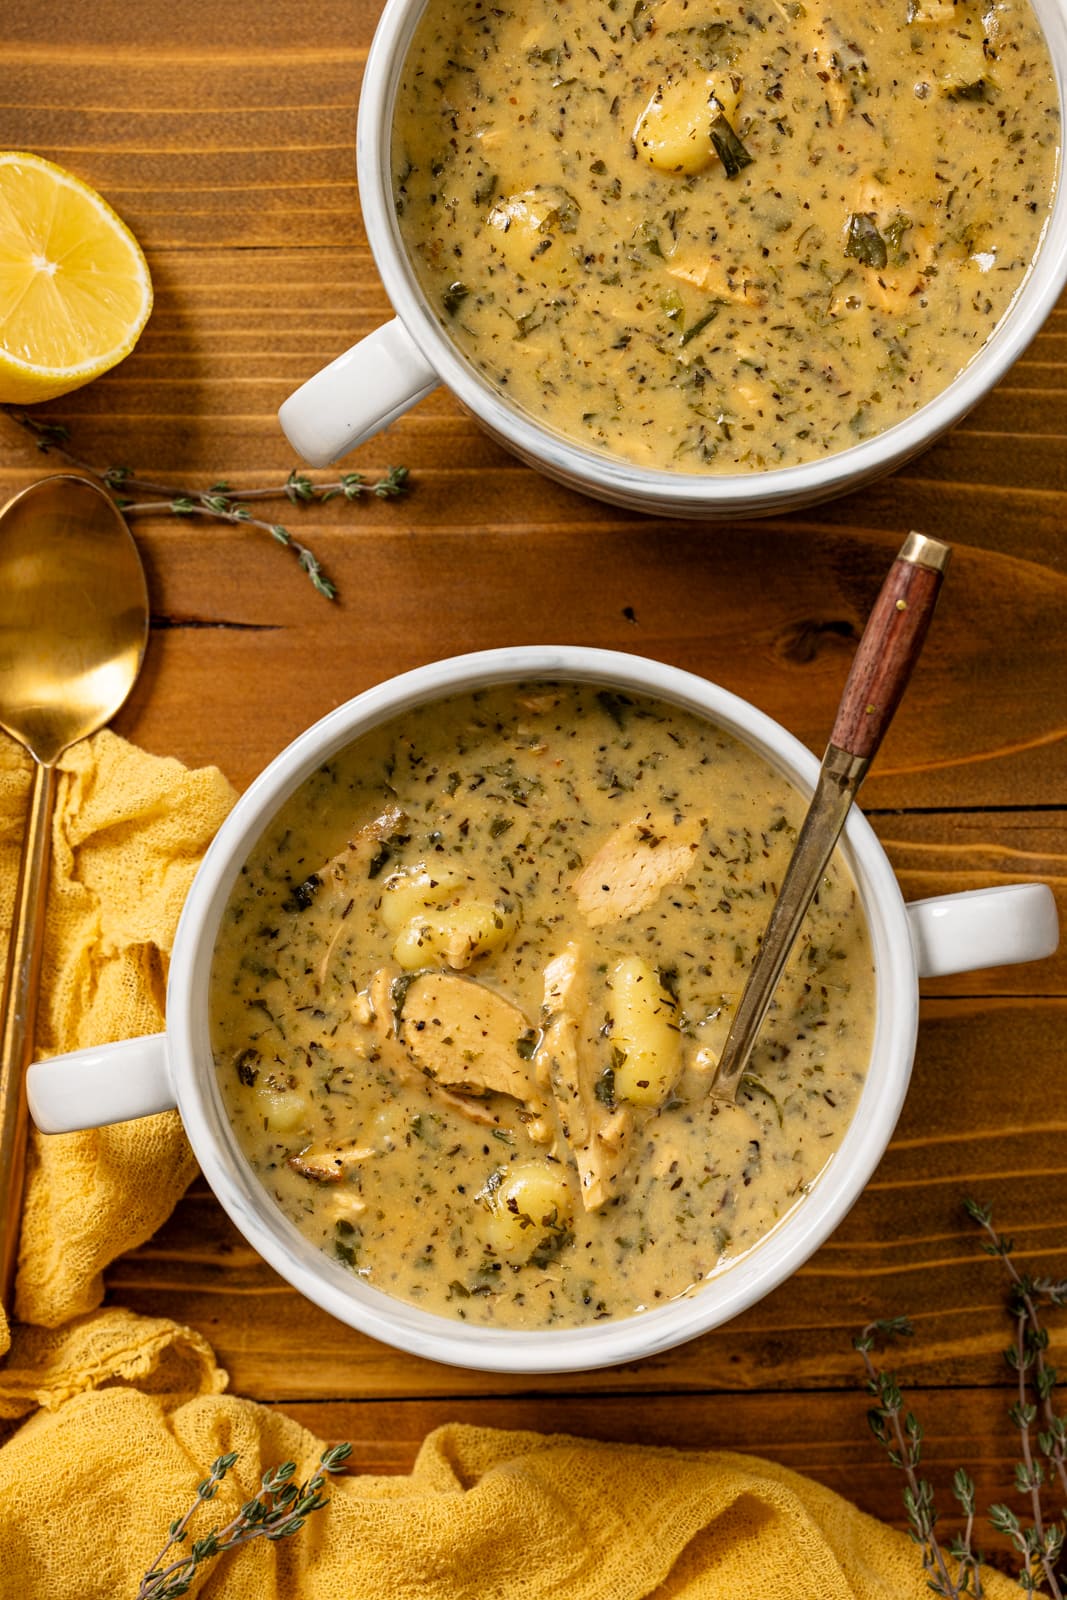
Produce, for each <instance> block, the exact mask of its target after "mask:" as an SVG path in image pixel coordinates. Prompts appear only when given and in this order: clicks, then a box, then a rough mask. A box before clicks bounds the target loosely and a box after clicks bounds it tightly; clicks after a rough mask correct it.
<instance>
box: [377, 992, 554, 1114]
mask: <svg viewBox="0 0 1067 1600" xmlns="http://www.w3.org/2000/svg"><path fill="white" fill-rule="evenodd" d="M401 976H402V975H401V973H400V971H399V969H398V968H396V967H388V966H386V967H379V968H378V970H377V972H376V973H375V974H374V976H373V978H372V979H371V981H370V983H369V985H368V986H367V988H366V990H365V991H363V993H362V994H361V995H359V996H357V997H356V1004H355V1009H356V1010H357V1011H358V1013H361V1014H366V1010H367V1008H369V1011H370V1023H369V1026H370V1028H371V1030H372V1033H373V1037H374V1042H375V1049H376V1050H377V1052H378V1058H379V1060H380V1061H381V1062H382V1064H383V1065H384V1066H385V1067H387V1068H388V1069H389V1070H390V1071H391V1072H393V1073H394V1074H395V1076H396V1077H397V1078H399V1079H400V1081H401V1082H402V1083H407V1084H411V1085H416V1084H417V1085H418V1086H419V1087H420V1088H421V1089H423V1090H425V1091H426V1093H427V1094H429V1095H431V1096H432V1098H433V1099H435V1100H437V1101H439V1102H440V1104H442V1105H446V1106H449V1107H450V1108H451V1109H452V1110H453V1111H458V1112H459V1113H460V1115H461V1116H464V1117H466V1118H467V1120H468V1121H469V1122H475V1123H478V1124H479V1126H481V1127H487V1128H488V1127H499V1126H500V1122H501V1118H500V1115H499V1113H498V1112H495V1111H494V1110H493V1109H492V1108H491V1107H490V1106H488V1105H486V1103H485V1097H486V1096H487V1095H490V1094H506V1095H509V1096H511V1097H512V1098H513V1099H515V1100H518V1101H519V1102H520V1103H521V1104H522V1105H523V1106H524V1107H525V1118H526V1120H525V1130H526V1133H527V1135H528V1136H529V1137H530V1138H531V1139H533V1140H534V1141H535V1142H539V1143H542V1144H547V1143H548V1142H549V1141H550V1140H551V1139H552V1138H553V1137H554V1134H555V1129H554V1128H553V1127H552V1126H551V1125H550V1122H549V1120H548V1119H547V1117H546V1115H545V1107H544V1105H543V1103H542V1101H541V1097H540V1096H539V1095H538V1093H537V1089H536V1087H535V1085H534V1082H533V1075H532V1073H531V1070H530V1066H529V1063H528V1062H526V1061H524V1060H523V1059H522V1057H521V1056H520V1055H519V1052H518V1041H519V1039H520V1038H521V1037H522V1036H523V1035H524V1034H526V1033H530V1034H532V1033H533V1030H532V1029H531V1028H530V1024H529V1022H528V1021H527V1019H526V1017H525V1016H524V1014H523V1013H522V1012H521V1011H520V1010H519V1009H518V1007H517V1006H513V1005H512V1004H511V1002H510V1001H508V1000H505V999H504V998H503V996H501V995H497V994H494V993H493V991H492V990H489V989H486V988H485V986H484V985H483V984H480V983H476V982H475V981H474V980H473V979H472V978H460V977H456V976H455V975H453V974H452V973H444V972H425V973H419V974H418V975H417V976H415V977H413V978H411V979H410V981H407V983H406V987H405V989H404V994H403V1003H402V1005H401V1006H400V1007H399V1009H400V1019H399V1021H398V1019H397V1010H398V1002H397V998H396V991H395V990H394V987H393V986H394V984H395V983H396V980H397V979H398V978H400V977H401ZM405 976H406V975H405Z"/></svg>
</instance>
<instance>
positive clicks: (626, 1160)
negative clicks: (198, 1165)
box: [211, 684, 874, 1327]
mask: <svg viewBox="0 0 1067 1600" xmlns="http://www.w3.org/2000/svg"><path fill="white" fill-rule="evenodd" d="M802 814H803V805H802V802H801V801H800V799H799V797H798V796H797V795H796V794H795V793H794V792H793V791H792V790H791V789H790V788H788V787H787V786H786V785H785V784H784V783H783V781H782V780H781V779H780V778H779V777H778V776H777V775H776V774H774V773H773V772H772V771H771V770H770V769H769V768H768V767H767V766H766V764H765V763H764V762H763V761H762V759H761V758H759V757H758V756H756V755H755V754H754V753H753V752H752V751H750V750H749V749H747V748H746V747H745V746H743V745H741V744H739V743H737V742H736V741H735V740H733V739H732V738H730V737H729V736H728V735H726V734H725V733H722V732H720V731H718V730H717V729H715V728H714V727H711V726H709V725H708V724H707V723H705V722H703V721H701V720H700V719H699V718H697V717H695V716H692V715H690V714H688V713H686V712H684V711H681V710H678V709H675V708H673V707H669V706H666V705H664V704H661V703H658V702H655V701H651V700H644V699H640V698H637V697H633V696H630V695H628V694H622V693H618V692H615V691H600V692H598V691H596V690H595V689H593V688H589V687H581V686H576V685H566V684H537V685H532V686H518V687H515V686H511V687H508V688H500V689H493V690H490V691H486V692H482V693H477V694H473V695H469V696H464V697H462V698H457V699H455V700H453V701H451V702H446V703H444V704H438V705H433V706H429V707H426V708H424V709H421V710H416V711H412V712H410V713H408V714H407V715H405V716H404V717H402V718H400V719H398V720H396V721H394V722H393V723H391V724H389V725H388V726H387V727H384V728H382V729H380V730H378V731H376V732H374V733H372V734H370V735H368V736H367V737H365V738H363V739H361V740H360V741H359V742H358V743H356V744H354V745H353V746H351V747H350V748H349V749H347V750H345V751H344V752H343V753H342V754H340V755H339V756H337V757H336V758H335V759H333V760H331V761H330V762H329V763H328V764H327V765H326V766H324V767H323V768H322V769H321V770H320V771H318V772H316V773H315V774H314V776H313V777H311V778H310V779H309V780H308V781H307V782H306V783H305V784H304V785H303V787H302V788H301V789H300V791H299V792H298V793H297V794H296V795H295V796H294V797H293V799H292V800H291V801H290V802H289V803H288V804H287V805H286V807H285V808H284V810H283V812H282V813H281V814H280V815H279V817H278V818H277V819H276V821H275V822H274V823H272V825H271V827H270V829H269V830H268V832H267V833H266V834H265V836H264V837H263V838H262V839H261V840H260V842H259V844H258V845H257V847H256V849H255V851H254V852H253V854H252V856H251V858H250V860H249V861H248V863H247V866H246V867H245V869H244V870H243V871H242V873H241V875H240V877H239V879H238V882H237V885H236V887H235V889H234V891H233V895H232V898H231V900H230V903H229V906H228V908H227V910H226V913H225V917H224V920H223V924H222V928H221V931H220V934H219V938H218V943H217V947H216V951H215V958H214V965H213V972H212V985H211V987H212V1000H211V1013H212V1031H213V1045H214V1051H215V1059H216V1064H217V1068H218V1074H219V1082H220V1084H221V1087H222V1092H223V1096H224V1099H225V1102H226V1105H227V1108H228V1111H229V1115H230V1118H231V1120H232V1123H233V1126H234V1129H235V1130H236V1134H237V1137H238V1140H239V1142H240V1144H241V1146H242V1148H243V1149H244V1151H245V1153H246V1155H247V1157H248V1159H249V1161H250V1162H251V1164H252V1166H253V1167H254V1169H255V1171H256V1172H257V1173H258V1175H259V1177H260V1178H261V1179H262V1181H263V1183H264V1185H265V1186H266V1188H267V1189H268V1191H269V1192H270V1194H271V1195H273V1196H274V1198H275V1199H276V1201H277V1202H278V1204H279V1206H280V1207H281V1208H282V1210H283V1211H284V1212H285V1213H286V1214H287V1215H288V1216H289V1217H290V1218H291V1219H292V1220H293V1222H295V1223H296V1225H297V1227H299V1228H300V1229H301V1230H302V1231H303V1232H304V1233H305V1234H306V1235H307V1236H308V1237H309V1238H310V1239H312V1240H314V1241H315V1242H316V1243H317V1244H319V1245H320V1246H321V1247H322V1249H323V1250H325V1251H326V1252H327V1253H328V1254H329V1255H331V1256H333V1257H335V1258H336V1259H337V1260H339V1261H341V1262H342V1263H344V1265H345V1266H346V1267H349V1268H351V1270H352V1271H353V1272H354V1273H356V1274H358V1275H359V1276H360V1277H362V1278H365V1279H366V1280H367V1281H368V1282H369V1283H371V1284H374V1285H376V1286H377V1287H378V1288H380V1289H382V1290H384V1291H386V1292H387V1293H389V1294H392V1295H397V1296H399V1297H401V1298H402V1299H404V1300H408V1301H411V1302H413V1303H414V1304H417V1305H420V1306H424V1307H426V1308H427V1309H430V1310H434V1311H438V1312H444V1313H446V1314H449V1315H452V1316H455V1317H459V1318H463V1319H466V1320H468V1321H470V1322H476V1323H479V1324H483V1325H489V1326H499V1327H547V1326H550V1325H563V1326H573V1325H578V1324H582V1323H588V1322H593V1321H596V1320H598V1319H599V1318H604V1317H618V1316H624V1315H627V1314H629V1313H632V1312H635V1311H639V1310H642V1309H645V1308H648V1307H652V1306H655V1305H657V1304H661V1303H663V1302H664V1301H667V1300H670V1299H672V1298H674V1297H676V1296H678V1295H683V1294H685V1293H687V1292H688V1291H689V1290H691V1289H693V1288H695V1287H696V1286H698V1285H699V1284H701V1283H702V1282H703V1281H704V1280H705V1279H706V1278H708V1277H709V1276H711V1275H712V1274H714V1273H715V1272H716V1270H717V1269H719V1268H721V1267H722V1266H723V1265H725V1264H726V1263H728V1262H729V1261H730V1260H731V1259H734V1258H736V1257H737V1256H739V1255H740V1254H742V1253H743V1252H744V1251H746V1250H748V1249H749V1248H750V1247H751V1246H752V1245H754V1244H755V1243H757V1241H758V1240H759V1239H760V1238H761V1237H763V1235H765V1234H766V1233H767V1232H768V1231H769V1230H770V1229H772V1228H773V1227H774V1225H775V1224H776V1223H777V1222H778V1221H780V1219H781V1218H782V1217H784V1216H785V1215H786V1214H787V1213H788V1212H789V1211H791V1210H792V1208H793V1207H794V1206H796V1205H797V1204H799V1203H802V1200H803V1196H804V1195H805V1193H806V1192H807V1190H808V1188H809V1186H810V1185H811V1184H812V1182H813V1181H814V1180H815V1179H817V1177H818V1175H819V1172H820V1171H821V1170H822V1169H823V1167H825V1165H826V1163H827V1162H828V1161H829V1160H830V1159H831V1157H832V1156H833V1153H834V1151H835V1150H836V1149H837V1147H838V1145H839V1143H840V1141H841V1138H842V1136H843V1134H844V1131H845V1129H846V1127H847V1126H848V1123H849V1120H850V1118H851V1117H852V1114H853V1112H854V1110H855V1107H856V1103H857V1099H858V1097H859V1094H860V1092H861V1089H862V1086H863V1082H864V1076H865V1072H866V1069H867V1062H868V1055H869V1051H870V1043H871V1034H872V1026H873V1009H874V977H873V973H872V968H871V959H870V951H869V945H868V938H867V932H866V928H865V924H864V922H863V919H862V916H861V913H860V910H859V906H858V900H857V894H856V890H855V887H854V884H853V882H852V879H851V877H850V875H849V872H848V869H847V867H846V866H845V864H844V862H843V861H842V860H841V858H840V856H835V858H834V860H833V862H832V864H831V866H830V868H829V870H828V872H827V875H826V877H825V879H824V881H823V884H822V886H821V888H820V891H819V894H818V896H817V900H816V903H815V905H814V906H813V908H812V910H811V912H810V913H809V916H808V919H807V922H806V924H805V927H804V930H803V933H802V936H801V939H800V941H799V943H798V946H797V949H796V951H795V952H794V956H793V959H792V961H791V963H790V966H789V968H788V970H787V973H786V976H785V978H784V980H783V983H782V986H781V988H780V990H779V993H778V995H777V997H776V1001H775V1004H774V1006H773V1009H772V1011H771V1014H770V1017H769V1020H768V1023H767V1025H766V1029H765V1032H764V1034H763V1036H762V1038H761V1041H760V1043H759V1045H758V1047H757V1050H756V1052H755V1055H754V1057H753V1060H752V1066H751V1071H750V1073H749V1075H748V1077H747V1078H746V1079H745V1080H744V1083H743V1087H742V1091H741V1094H740V1097H739V1101H738V1103H737V1104H736V1105H727V1104H722V1103H719V1102H717V1101H716V1100H715V1099H714V1098H712V1097H711V1096H710V1095H709V1086H710V1084H711V1081H712V1079H713V1077H714V1071H715V1065H716V1061H717V1058H718V1053H719V1051H720V1050H721V1047H722V1044H723V1042H724V1039H725V1034H726V1029H727V1026H728V1023H729V1019H730V1014H731V1011H732V1009H733V1007H734V1006H735V1005H736V1003H737V999H738V996H739V994H740V991H741V988H742V985H743V983H744V980H745V976H746V974H747V972H748V969H749V966H750V964H751V962H752V959H753V956H754V954H755V951H756V947H757V943H758V940H759V936H760V934H761V933H762V930H763V927H764V923H765V920H766V917H767V913H768V909H769V905H770V902H771V899H772V897H773V896H774V894H775V892H776V889H777V886H778V884H779V883H780V881H781V877H782V873H783V870H784V867H785V864H786V861H787V860H788V857H789V854H790V852H791V850H792V846H793V842H794V838H795V829H796V827H797V826H798V823H799V821H800V819H801V816H802Z"/></svg>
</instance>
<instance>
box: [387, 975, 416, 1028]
mask: <svg viewBox="0 0 1067 1600" xmlns="http://www.w3.org/2000/svg"><path fill="white" fill-rule="evenodd" d="M418 976H419V974H418V973H417V972H402V973H401V974H400V976H399V977H398V978H394V979H393V981H392V983H391V984H390V985H389V1004H390V1005H391V1006H392V1008H393V1021H394V1023H396V1024H399V1022H400V1019H401V1017H402V1016H403V1015H404V1003H405V1001H406V1000H407V997H408V990H409V989H410V988H411V985H412V984H413V983H414V982H415V979H416V978H417V977H418Z"/></svg>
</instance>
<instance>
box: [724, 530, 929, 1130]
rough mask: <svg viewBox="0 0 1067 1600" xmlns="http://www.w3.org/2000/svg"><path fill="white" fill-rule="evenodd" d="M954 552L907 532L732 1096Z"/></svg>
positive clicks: (768, 951)
mask: <svg viewBox="0 0 1067 1600" xmlns="http://www.w3.org/2000/svg"><path fill="white" fill-rule="evenodd" d="M950 554H951V552H950V549H949V546H948V545H947V544H942V543H941V541H940V540H939V539H930V538H928V537H927V536H926V535H925V534H922V533H909V535H908V537H907V538H906V539H905V541H904V544H903V545H902V546H901V549H900V553H899V555H898V556H897V559H896V560H895V561H894V563H893V566H892V567H891V568H890V571H889V575H888V577H887V578H886V580H885V583H884V584H883V585H882V588H881V591H880V593H879V595H878V598H877V600H876V601H875V603H874V608H873V610H872V611H871V614H870V617H869V618H868V621H867V626H866V627H865V628H864V630H863V637H862V639H861V640H860V642H859V648H858V649H857V651H856V656H855V660H854V661H853V663H852V670H851V671H850V672H849V675H848V681H847V682H846V684H845V689H844V693H843V694H842V696H841V703H840V705H839V706H838V709H837V718H836V720H835V722H834V727H833V732H832V733H831V735H830V743H829V744H828V745H827V747H826V754H825V755H824V756H823V760H822V766H821V767H820V769H819V778H818V782H817V783H816V785H815V793H814V794H813V795H812V798H811V804H810V806H809V807H808V812H807V815H806V816H805V818H804V821H803V824H802V826H801V829H800V833H799V834H798V835H797V842H796V846H795V848H794V850H793V855H792V857H791V859H790V862H789V866H788V868H787V870H786V874H785V879H784V881H783V883H782V887H781V890H780V892H779V895H778V898H777V900H776V901H775V903H774V907H773V909H772V911H771V915H770V920H769V921H768V923H767V928H766V931H765V932H764V935H763V940H762V943H761V944H760V948H759V953H758V955H757V956H756V959H755V961H754V963H753V965H752V970H751V971H750V973H749V975H748V981H747V983H746V984H745V988H744V991H743V993H742V995H741V999H740V1001H739V1002H738V1007H737V1010H736V1012H735V1013H734V1017H733V1021H732V1022H731V1025H730V1031H729V1033H728V1035H727V1037H726V1044H725V1045H724V1046H723V1052H722V1055H721V1057H720V1058H719V1066H718V1071H717V1073H716V1076H715V1081H714V1083H713V1084H712V1089H711V1092H712V1094H713V1095H714V1096H715V1098H716V1099H718V1100H733V1099H735V1098H736V1095H737V1090H738V1087H739V1085H740V1083H741V1079H742V1077H743V1076H744V1073H745V1069H746V1067H747V1066H748V1061H749V1057H750V1056H751V1054H752V1047H753V1045H754V1044H755V1042H756V1037H757V1035H758V1033H759V1030H760V1028H761V1027H762V1026H763V1021H764V1018H765V1017H766V1015H767V1012H768V1010H769V1008H770V1004H771V1001H772V999H773V998H774V991H775V989H776V988H777V986H778V980H779V978H780V977H781V976H782V971H783V968H784V967H785V964H786V961H787V960H788V959H789V953H790V951H791V950H792V948H793V945H794V943H795V942H796V937H797V934H798V933H799V932H800V927H801V924H802V922H803V921H804V916H805V914H806V912H807V909H808V907H809V905H810V904H811V901H812V898H813V896H814V894H815V891H816V890H817V888H818V886H819V880H820V878H821V877H822V875H823V873H824V872H825V870H826V865H827V862H828V861H829V859H830V856H831V855H832V854H833V849H834V846H835V845H836V843H837V840H838V838H839V836H840V833H841V829H842V828H843V827H844V825H845V819H846V817H847V816H848V813H849V809H850V807H851V805H852V802H853V800H854V798H855V795H856V791H857V789H858V788H859V786H860V784H861V783H862V782H863V779H864V778H865V777H866V775H867V770H868V768H869V767H870V764H871V761H872V760H873V758H874V755H875V752H876V751H877V749H878V746H879V745H880V744H881V742H882V738H883V735H884V734H885V731H886V729H887V728H888V726H889V724H890V722H891V721H892V719H893V714H894V712H895V711H896V709H897V706H898V705H899V703H900V697H901V695H902V694H903V693H904V689H905V686H906V685H907V682H908V679H909V678H910V676H911V672H912V668H913V667H914V665H915V663H916V661H917V660H918V658H919V653H920V651H921V650H922V647H923V642H924V640H925V638H926V632H927V629H928V628H929V626H930V619H931V617H932V616H933V613H934V606H935V605H936V603H937V596H938V593H939V591H940V588H941V580H942V578H943V577H944V574H945V570H946V568H947V566H948V562H949V556H950Z"/></svg>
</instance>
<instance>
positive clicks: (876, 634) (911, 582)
mask: <svg viewBox="0 0 1067 1600" xmlns="http://www.w3.org/2000/svg"><path fill="white" fill-rule="evenodd" d="M948 558H949V547H948V545H947V544H942V543H941V541H940V540H939V539H928V538H927V537H926V535H925V534H922V533H910V534H909V535H908V537H907V539H906V540H905V542H904V544H903V546H902V548H901V551H900V554H899V555H898V556H897V559H896V560H895V561H894V563H893V565H892V566H891V567H890V569H889V574H888V576H887V578H886V580H885V583H884V584H883V585H882V589H881V593H880V594H879V596H878V598H877V600H876V601H875V602H874V609H873V610H872V612H871V614H870V617H869V618H868V619H867V626H866V627H865V628H864V630H863V638H862V639H861V640H860V642H859V649H858V650H857V651H856V655H855V659H854V660H853V663H852V670H851V672H850V673H849V675H848V681H847V683H846V684H845V690H844V693H843V695H842V696H841V704H840V705H839V707H838V711H837V720H836V722H835V723H834V729H833V732H832V733H831V735H830V743H831V744H833V745H836V746H837V748H838V749H839V750H845V751H847V752H848V754H849V755H853V756H858V757H860V758H861V759H863V760H865V761H870V760H871V758H872V757H873V755H874V753H875V751H876V750H877V749H878V746H879V745H880V744H881V742H882V736H883V734H884V733H885V730H886V729H887V728H888V726H889V724H890V722H891V721H892V719H893V713H894V711H895V710H896V708H897V705H898V703H899V701H900V697H901V695H902V694H903V693H904V688H905V685H906V684H907V681H908V679H909V678H910V676H911V672H912V668H913V667H914V665H915V663H916V661H917V660H918V658H919V652H920V650H921V649H922V647H923V640H924V639H925V638H926V630H927V628H928V627H929V626H930V618H931V617H932V616H933V614H934V606H935V605H936V603H937V596H938V591H939V590H940V588H941V579H942V578H943V577H944V575H945V569H946V568H947V566H948Z"/></svg>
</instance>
